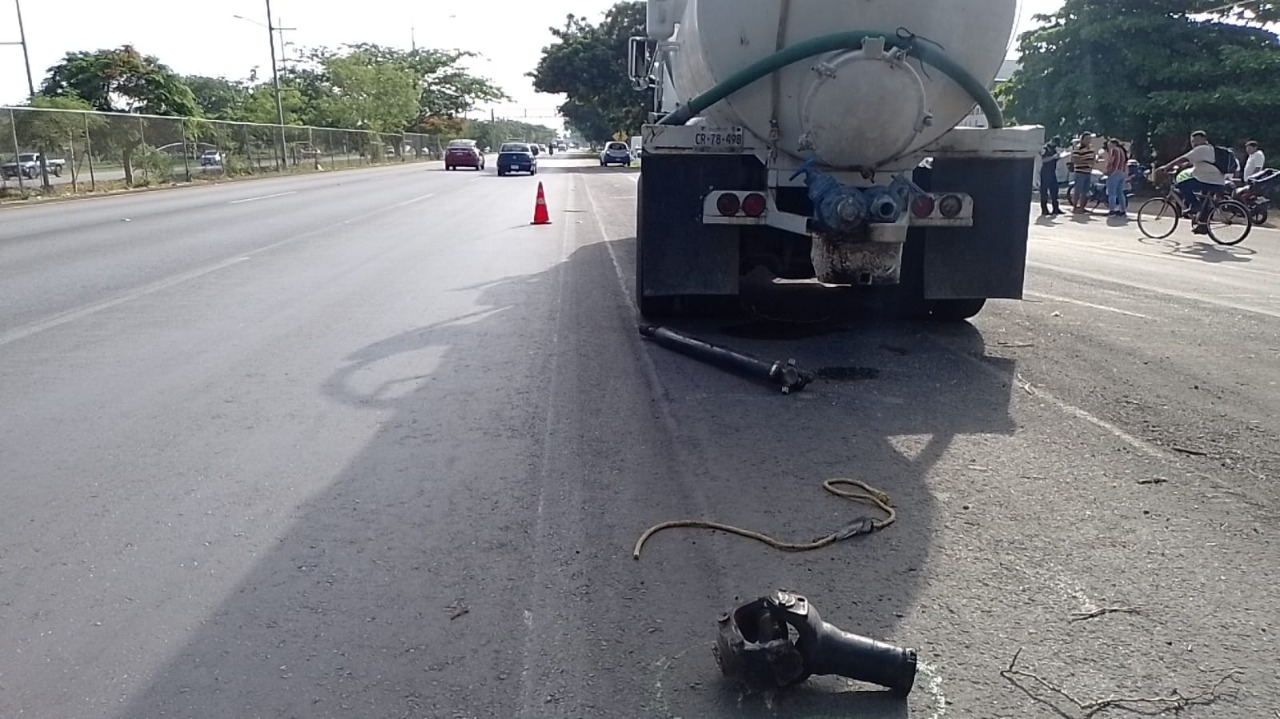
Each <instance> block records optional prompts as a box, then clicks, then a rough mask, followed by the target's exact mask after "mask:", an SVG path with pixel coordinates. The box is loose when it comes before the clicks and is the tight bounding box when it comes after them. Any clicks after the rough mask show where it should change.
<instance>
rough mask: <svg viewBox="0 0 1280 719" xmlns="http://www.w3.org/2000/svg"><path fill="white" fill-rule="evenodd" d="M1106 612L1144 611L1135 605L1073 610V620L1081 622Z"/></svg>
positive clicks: (1130, 612) (1133, 612)
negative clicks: (1089, 610) (1080, 610)
mask: <svg viewBox="0 0 1280 719" xmlns="http://www.w3.org/2000/svg"><path fill="white" fill-rule="evenodd" d="M1104 614H1142V612H1140V611H1138V610H1137V609H1134V608H1133V607H1103V608H1101V609H1095V610H1093V611H1092V612H1072V613H1071V621H1073V622H1080V621H1084V620H1086V619H1093V618H1095V617H1101V616H1102V615H1104Z"/></svg>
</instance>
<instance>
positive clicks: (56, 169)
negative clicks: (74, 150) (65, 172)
mask: <svg viewBox="0 0 1280 719" xmlns="http://www.w3.org/2000/svg"><path fill="white" fill-rule="evenodd" d="M53 176H54V177H62V165H54V166H53Z"/></svg>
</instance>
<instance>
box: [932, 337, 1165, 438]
mask: <svg viewBox="0 0 1280 719" xmlns="http://www.w3.org/2000/svg"><path fill="white" fill-rule="evenodd" d="M933 342H934V343H935V344H937V345H939V346H940V347H942V348H944V349H946V350H947V351H948V352H950V353H951V354H953V355H956V356H958V357H962V358H964V360H965V361H967V362H970V363H972V364H974V365H976V366H977V367H978V368H979V369H981V370H982V371H983V372H986V373H987V374H989V375H991V376H993V377H995V378H997V379H999V380H1000V381H1002V382H1009V383H1011V384H1013V385H1016V386H1018V387H1021V388H1022V389H1023V391H1025V392H1026V393H1027V394H1030V395H1032V396H1033V397H1039V398H1040V399H1042V400H1044V401H1046V402H1048V403H1049V404H1051V405H1053V406H1054V407H1056V408H1057V409H1058V410H1059V411H1060V412H1062V413H1064V414H1068V415H1070V416H1072V417H1075V418H1076V419H1082V420H1084V421H1085V422H1088V423H1089V424H1091V425H1093V426H1095V427H1098V428H1099V429H1102V430H1104V431H1106V432H1107V433H1108V434H1110V435H1111V436H1113V437H1115V438H1116V439H1119V440H1120V441H1121V442H1124V443H1125V444H1127V445H1129V446H1130V447H1133V448H1134V449H1136V450H1138V451H1139V452H1142V453H1143V454H1145V455H1147V456H1148V457H1152V458H1155V459H1164V460H1174V459H1175V458H1174V457H1173V456H1172V455H1169V454H1167V453H1165V452H1164V451H1163V450H1161V449H1160V448H1159V447H1157V446H1156V445H1154V444H1151V443H1150V442H1147V441H1146V440H1143V439H1139V438H1138V437H1135V436H1133V435H1131V434H1129V433H1128V432H1126V431H1124V430H1123V429H1120V428H1119V427H1117V426H1116V425H1114V424H1112V423H1110V422H1108V421H1107V420H1105V419H1103V418H1101V417H1099V416H1097V415H1095V414H1093V413H1091V412H1089V411H1088V410H1084V409H1081V408H1079V407H1077V406H1075V405H1073V404H1071V403H1070V402H1067V401H1066V400H1063V399H1059V398H1058V397H1057V396H1055V395H1054V394H1052V393H1050V392H1049V391H1048V390H1044V389H1041V388H1039V387H1037V386H1035V385H1033V384H1031V383H1030V382H1028V381H1027V380H1025V379H1023V378H1022V375H1020V374H1016V373H1015V374H1013V375H1012V376H1011V375H1009V374H1006V373H1004V372H1001V371H1000V370H998V369H996V368H995V367H992V366H991V365H989V364H987V363H986V362H983V361H982V360H980V359H978V358H977V357H974V356H973V355H970V354H969V353H967V352H963V351H961V350H958V349H956V348H954V347H952V346H951V345H950V344H948V343H947V342H946V341H944V340H939V339H934V340H933Z"/></svg>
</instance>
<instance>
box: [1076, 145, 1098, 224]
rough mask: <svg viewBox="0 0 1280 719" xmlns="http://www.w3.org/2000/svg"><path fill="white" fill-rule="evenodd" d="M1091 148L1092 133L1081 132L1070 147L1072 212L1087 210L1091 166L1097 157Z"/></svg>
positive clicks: (1078, 213) (1091, 185)
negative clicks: (1073, 145) (1077, 140)
mask: <svg viewBox="0 0 1280 719" xmlns="http://www.w3.org/2000/svg"><path fill="white" fill-rule="evenodd" d="M1097 156H1098V152H1097V150H1094V149H1093V135H1091V134H1089V133H1087V132H1082V133H1080V141H1079V142H1077V143H1076V144H1075V147H1073V148H1072V149H1071V171H1072V173H1073V174H1072V183H1071V206H1072V208H1073V210H1072V211H1073V212H1075V214H1077V215H1082V214H1084V213H1085V212H1087V211H1088V210H1087V209H1085V208H1087V207H1088V205H1089V193H1090V191H1091V190H1092V189H1093V166H1094V164H1095V163H1096V162H1097V159H1098V157H1097Z"/></svg>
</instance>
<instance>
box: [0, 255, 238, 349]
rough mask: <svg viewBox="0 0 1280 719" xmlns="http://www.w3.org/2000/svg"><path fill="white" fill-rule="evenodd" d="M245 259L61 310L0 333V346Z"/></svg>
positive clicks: (212, 266)
mask: <svg viewBox="0 0 1280 719" xmlns="http://www.w3.org/2000/svg"><path fill="white" fill-rule="evenodd" d="M247 259H249V258H248V257H246V256H240V257H232V258H231V259H228V260H223V261H222V262H218V263H216V264H213V265H209V266H208V267H204V268H201V269H198V270H195V271H192V272H185V273H183V274H180V275H175V276H173V277H169V278H167V279H163V280H161V281H159V282H153V283H152V284H149V285H144V286H142V287H139V288H137V289H135V290H132V291H130V292H126V293H124V294H123V295H120V296H119V297H116V298H113V299H110V300H105V301H103V302H95V303H94V304H91V305H86V306H84V307H80V308H78V309H74V310H70V311H68V312H63V313H62V314H59V315H54V316H53V317H50V318H48V319H46V320H41V321H40V322H35V323H32V324H29V325H26V326H24V327H19V328H17V329H15V330H10V331H8V332H5V333H4V334H0V346H4V345H7V344H9V343H10V342H17V341H18V340H20V339H23V338H25V337H30V336H31V335H33V334H36V333H37V332H44V331H45V330H48V329H53V328H54V327H57V326H59V325H65V324H66V323H68V322H74V321H76V320H78V319H81V318H82V317H88V316H89V315H91V314H94V313H97V312H101V311H103V310H109V309H111V308H112V307H116V306H117V305H122V304H124V303H126V302H129V301H132V300H136V299H138V298H139V297H144V296H146V295H149V294H152V293H154V292H159V291H161V290H167V289H169V288H170V287H174V286H176V285H180V284H182V283H183V282H189V281H191V280H194V279H196V278H197V277H203V276H204V275H207V274H209V273H210V272H217V271H218V270H221V269H223V268H226V267H230V266H232V265H235V264H239V263H241V262H244V261H245V260H247Z"/></svg>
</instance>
